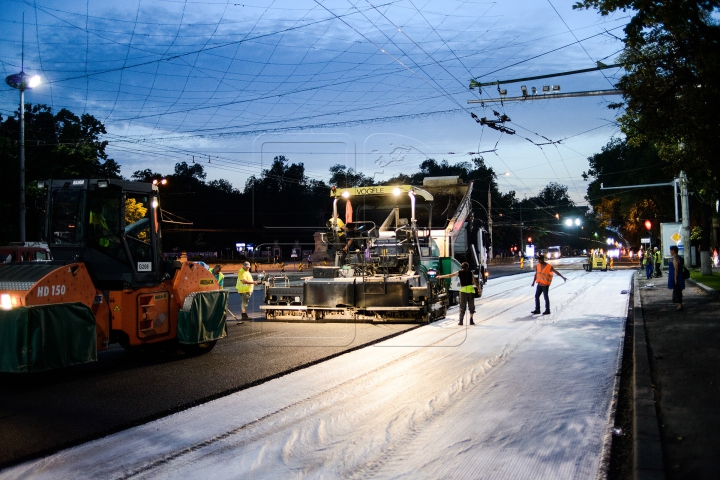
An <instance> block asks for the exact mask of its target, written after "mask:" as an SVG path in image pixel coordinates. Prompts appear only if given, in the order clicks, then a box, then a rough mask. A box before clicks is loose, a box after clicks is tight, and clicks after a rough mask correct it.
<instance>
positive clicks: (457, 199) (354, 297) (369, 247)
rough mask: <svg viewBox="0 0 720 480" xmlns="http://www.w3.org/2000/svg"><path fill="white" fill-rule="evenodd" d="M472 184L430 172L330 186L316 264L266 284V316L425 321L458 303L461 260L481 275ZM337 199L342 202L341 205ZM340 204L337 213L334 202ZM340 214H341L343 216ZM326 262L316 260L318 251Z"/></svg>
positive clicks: (482, 248)
mask: <svg viewBox="0 0 720 480" xmlns="http://www.w3.org/2000/svg"><path fill="white" fill-rule="evenodd" d="M471 194H472V183H468V184H463V183H462V181H461V180H460V178H459V177H429V178H425V179H424V181H423V185H422V186H413V185H384V186H370V187H357V188H335V187H333V188H331V191H330V197H331V199H332V215H331V218H330V219H329V220H328V222H327V230H326V231H325V232H323V233H322V234H321V235H320V236H319V237H318V238H319V242H320V243H321V244H322V245H318V247H322V248H316V252H315V254H314V257H315V264H316V266H314V267H313V269H312V276H308V277H305V278H304V280H303V282H302V285H290V284H289V282H287V280H281V281H276V280H277V279H273V278H270V279H269V281H268V282H266V283H265V296H264V304H263V305H262V306H261V307H260V309H261V310H262V311H264V313H265V318H266V319H267V320H280V321H288V320H300V321H325V322H334V321H357V322H412V323H424V322H432V321H435V320H437V319H440V318H443V317H444V316H445V313H446V311H447V308H448V307H449V306H451V305H453V304H455V303H457V298H458V294H459V290H460V284H459V280H458V278H457V277H452V278H451V279H445V280H443V281H438V280H437V278H436V277H437V276H439V275H443V274H447V273H452V272H455V271H458V270H460V268H461V264H462V262H468V263H469V264H470V266H471V269H472V270H473V272H474V274H475V275H476V277H477V278H478V280H479V283H480V285H483V284H484V283H485V281H486V280H487V278H488V269H487V245H488V237H487V232H486V231H485V229H484V228H483V227H482V226H481V225H479V223H478V221H476V220H474V218H473V210H472V203H471V202H472V199H471ZM343 203H344V205H342V204H343ZM339 204H340V206H341V207H342V206H344V213H345V215H344V216H343V217H342V218H341V216H340V215H339V213H338V206H339ZM343 218H344V219H345V221H343ZM319 250H320V251H323V252H325V255H326V258H328V259H329V260H330V261H329V262H327V263H328V265H317V264H318V263H319V262H318V261H319V260H320V255H319V254H318V251H319Z"/></svg>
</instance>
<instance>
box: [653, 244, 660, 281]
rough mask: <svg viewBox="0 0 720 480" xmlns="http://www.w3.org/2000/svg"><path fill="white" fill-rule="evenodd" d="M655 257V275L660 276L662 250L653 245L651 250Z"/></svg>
mask: <svg viewBox="0 0 720 480" xmlns="http://www.w3.org/2000/svg"><path fill="white" fill-rule="evenodd" d="M653 256H654V257H655V277H662V252H661V251H660V250H658V247H655V248H654V250H653Z"/></svg>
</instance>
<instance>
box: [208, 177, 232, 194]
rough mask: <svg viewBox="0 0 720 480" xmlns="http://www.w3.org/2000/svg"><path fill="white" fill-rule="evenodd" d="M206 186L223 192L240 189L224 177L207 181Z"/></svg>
mask: <svg viewBox="0 0 720 480" xmlns="http://www.w3.org/2000/svg"><path fill="white" fill-rule="evenodd" d="M208 187H210V188H212V189H214V190H217V191H219V192H223V193H240V190H238V189H236V188H234V187H233V186H232V183H230V182H228V181H227V180H225V179H224V178H221V179H220V180H211V181H209V182H208Z"/></svg>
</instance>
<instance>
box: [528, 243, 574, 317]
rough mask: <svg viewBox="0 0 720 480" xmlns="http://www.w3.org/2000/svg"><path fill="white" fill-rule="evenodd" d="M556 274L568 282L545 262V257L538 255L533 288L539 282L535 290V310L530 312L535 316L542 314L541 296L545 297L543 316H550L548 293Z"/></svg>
mask: <svg viewBox="0 0 720 480" xmlns="http://www.w3.org/2000/svg"><path fill="white" fill-rule="evenodd" d="M555 273H557V274H558V276H559V277H560V278H562V279H563V281H564V282H566V281H567V278H565V277H563V276H562V274H561V273H560V272H558V271H557V270H555V267H553V266H552V265H550V264H549V263H546V262H545V256H544V255H538V264H537V265H535V276H534V277H533V281H532V283H531V284H530V286H531V287H532V286H534V285H535V282H537V288H536V289H535V310H533V311H532V312H530V313H532V314H533V315H537V314H539V313H540V295H542V296H543V297H545V311H544V312H543V315H550V298H549V297H548V292H549V291H550V284H551V283H552V279H553V274H555Z"/></svg>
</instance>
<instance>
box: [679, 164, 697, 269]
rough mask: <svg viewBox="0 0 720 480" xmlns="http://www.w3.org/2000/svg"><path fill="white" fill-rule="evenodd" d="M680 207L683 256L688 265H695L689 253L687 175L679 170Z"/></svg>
mask: <svg viewBox="0 0 720 480" xmlns="http://www.w3.org/2000/svg"><path fill="white" fill-rule="evenodd" d="M679 178H680V208H681V209H682V235H683V250H684V252H683V257H684V258H685V259H686V260H687V259H688V258H689V259H690V261H688V265H689V266H691V267H694V266H695V259H694V258H693V257H692V255H691V254H690V252H691V250H690V204H689V202H688V188H687V175H685V172H684V171H681V172H680V175H679Z"/></svg>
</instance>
